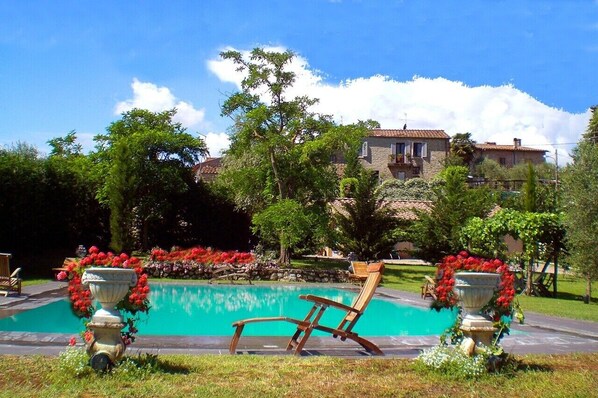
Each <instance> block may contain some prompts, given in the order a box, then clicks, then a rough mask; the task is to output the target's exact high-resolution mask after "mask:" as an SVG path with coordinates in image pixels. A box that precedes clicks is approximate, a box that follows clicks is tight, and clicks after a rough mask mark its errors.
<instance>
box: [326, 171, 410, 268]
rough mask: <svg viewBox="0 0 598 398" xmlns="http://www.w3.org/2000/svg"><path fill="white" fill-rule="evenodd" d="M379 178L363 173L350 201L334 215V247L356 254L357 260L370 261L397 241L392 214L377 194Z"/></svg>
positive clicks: (396, 221) (345, 201)
mask: <svg viewBox="0 0 598 398" xmlns="http://www.w3.org/2000/svg"><path fill="white" fill-rule="evenodd" d="M377 186H378V179H377V178H376V177H375V176H374V175H373V174H372V173H371V172H369V171H367V170H362V171H361V173H360V175H359V177H358V179H357V184H356V185H355V190H354V192H353V195H352V198H351V199H346V200H344V201H343V202H342V205H341V208H340V209H337V210H336V211H335V212H334V213H333V217H332V220H333V224H334V226H335V233H334V235H333V236H334V240H335V241H334V242H332V245H333V247H335V248H337V249H339V250H340V251H342V252H343V253H345V254H348V253H350V252H353V253H355V255H356V256H357V258H358V259H360V260H371V259H375V258H377V257H378V255H379V254H382V253H385V252H388V251H390V250H391V249H392V247H393V245H394V244H395V243H396V242H397V238H396V236H395V233H394V232H395V228H396V227H397V226H398V220H397V218H396V217H395V214H394V212H393V211H392V209H390V208H389V207H388V206H387V204H386V203H385V202H384V201H383V200H381V199H380V198H379V196H378V195H377V193H376V187H377Z"/></svg>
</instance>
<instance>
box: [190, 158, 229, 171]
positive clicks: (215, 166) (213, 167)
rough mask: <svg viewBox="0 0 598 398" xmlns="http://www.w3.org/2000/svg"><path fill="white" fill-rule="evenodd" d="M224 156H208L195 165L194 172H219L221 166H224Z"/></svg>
mask: <svg viewBox="0 0 598 398" xmlns="http://www.w3.org/2000/svg"><path fill="white" fill-rule="evenodd" d="M221 160H222V158H206V160H205V161H203V162H201V163H198V164H196V165H195V166H193V172H194V173H197V172H198V171H199V170H201V174H218V171H220V167H222V162H221Z"/></svg>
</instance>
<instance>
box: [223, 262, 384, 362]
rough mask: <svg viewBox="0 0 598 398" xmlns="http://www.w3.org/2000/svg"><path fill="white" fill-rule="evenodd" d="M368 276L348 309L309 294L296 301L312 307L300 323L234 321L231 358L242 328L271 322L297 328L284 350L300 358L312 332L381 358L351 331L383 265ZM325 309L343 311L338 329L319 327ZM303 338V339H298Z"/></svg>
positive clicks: (374, 266) (374, 267)
mask: <svg viewBox="0 0 598 398" xmlns="http://www.w3.org/2000/svg"><path fill="white" fill-rule="evenodd" d="M368 270H369V275H368V278H367V280H366V281H365V283H364V284H363V286H362V288H361V291H360V292H359V294H358V295H357V297H356V298H355V300H354V301H353V303H352V304H351V305H350V306H348V305H345V304H342V303H339V302H336V301H332V300H329V299H327V298H324V297H318V296H314V295H311V294H307V295H303V294H302V295H300V296H299V298H300V299H302V300H306V301H310V302H312V303H313V306H312V308H311V310H310V311H309V312H308V313H307V315H306V316H305V318H304V319H303V320H301V319H295V318H289V317H285V316H280V317H265V318H250V319H244V320H241V321H237V322H235V323H233V327H235V328H236V329H235V333H234V335H233V337H232V339H231V342H230V346H229V351H230V353H231V354H234V353H235V352H236V350H237V344H238V343H239V339H240V337H241V333H242V332H243V328H244V327H245V325H247V324H248V323H254V322H270V321H285V322H290V323H294V324H296V325H297V330H296V331H295V334H293V336H292V337H291V338H290V340H289V343H288V345H287V347H286V349H287V350H291V349H293V348H294V349H295V355H300V354H301V351H302V350H303V346H304V345H305V343H306V342H307V339H308V338H309V336H310V335H311V333H312V332H313V331H314V330H320V331H323V332H327V333H330V334H332V337H335V338H336V337H340V339H341V340H342V341H345V340H347V339H349V340H353V341H354V342H356V343H358V344H359V345H361V346H362V347H363V348H365V350H366V351H367V352H368V353H370V354H373V355H384V353H383V352H382V351H381V350H380V348H378V346H377V345H376V344H374V343H372V342H371V341H369V340H366V339H364V338H363V337H360V336H359V335H358V334H357V333H355V332H353V327H354V326H355V324H356V323H357V321H358V320H359V318H360V317H361V315H363V313H364V311H365V309H366V308H367V306H368V304H369V302H370V300H371V299H372V297H373V295H374V293H375V291H376V287H377V286H378V284H379V283H380V281H381V280H382V272H383V271H384V263H375V264H370V265H369V266H368ZM328 307H333V308H336V309H338V310H341V311H346V315H345V316H344V317H343V319H342V320H341V322H340V323H339V325H338V326H337V327H335V328H333V327H328V326H324V325H320V324H319V321H320V318H321V317H322V315H323V314H324V311H326V309H327V308H328ZM301 335H303V337H301Z"/></svg>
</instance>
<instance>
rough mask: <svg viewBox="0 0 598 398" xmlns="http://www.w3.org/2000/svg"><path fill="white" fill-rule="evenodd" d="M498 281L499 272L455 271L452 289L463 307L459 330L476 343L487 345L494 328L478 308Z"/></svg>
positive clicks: (488, 297) (489, 342) (483, 304)
mask: <svg viewBox="0 0 598 398" xmlns="http://www.w3.org/2000/svg"><path fill="white" fill-rule="evenodd" d="M499 283H500V274H496V273H491V272H457V273H456V274H455V287H454V291H455V293H456V294H457V296H458V297H459V303H460V305H461V308H462V309H463V321H462V322H461V330H462V331H463V332H464V334H465V335H466V336H468V337H470V338H472V339H473V341H474V342H475V344H476V345H479V344H480V343H481V344H484V345H486V346H489V345H490V344H491V343H492V335H493V334H494V331H495V330H496V329H495V328H494V325H493V323H492V320H491V319H490V318H489V317H487V316H486V315H484V314H481V313H480V310H481V309H482V308H483V307H484V306H485V305H486V304H488V302H489V301H490V299H492V296H493V295H494V292H495V291H496V289H498V284H499Z"/></svg>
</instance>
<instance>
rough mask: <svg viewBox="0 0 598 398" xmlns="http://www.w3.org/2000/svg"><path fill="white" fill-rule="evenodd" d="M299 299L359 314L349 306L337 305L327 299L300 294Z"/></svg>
mask: <svg viewBox="0 0 598 398" xmlns="http://www.w3.org/2000/svg"><path fill="white" fill-rule="evenodd" d="M299 298H300V299H302V300H307V301H311V302H313V303H316V304H324V305H329V306H331V307H335V308H338V309H341V310H344V311H353V312H357V313H359V311H358V310H356V309H355V308H353V307H350V306H348V305H345V304H343V303H339V302H336V301H332V300H329V299H327V298H325V297H320V296H314V295H313V294H302V295H300V296H299Z"/></svg>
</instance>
